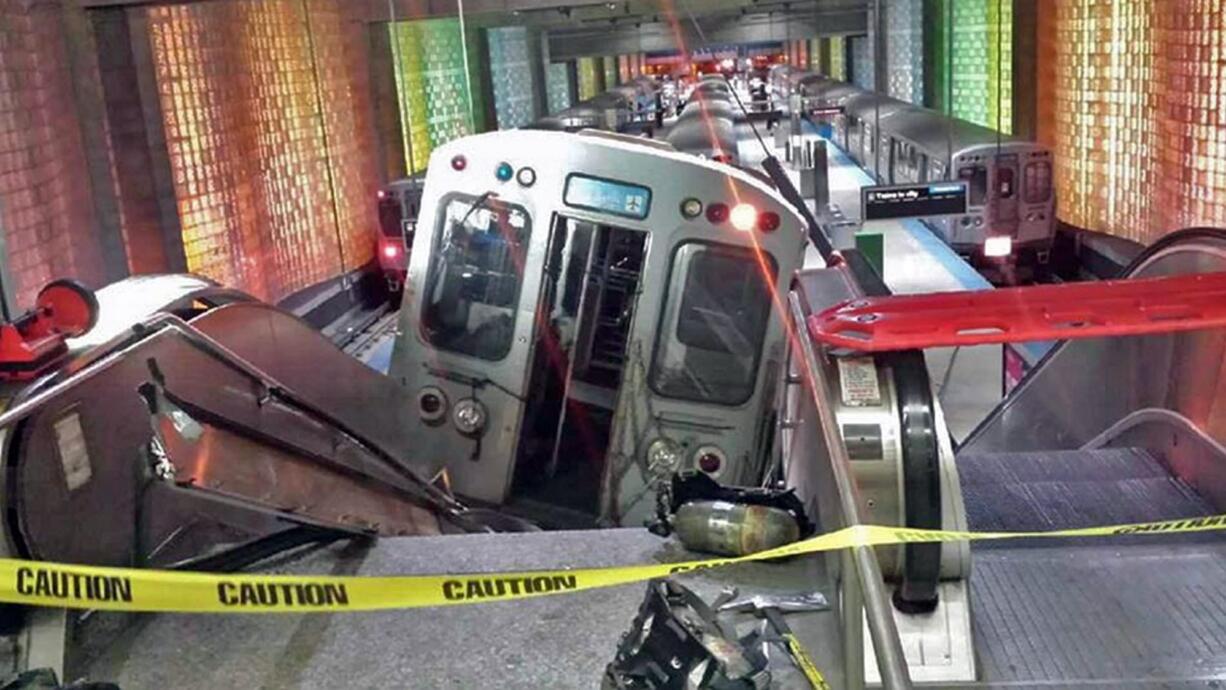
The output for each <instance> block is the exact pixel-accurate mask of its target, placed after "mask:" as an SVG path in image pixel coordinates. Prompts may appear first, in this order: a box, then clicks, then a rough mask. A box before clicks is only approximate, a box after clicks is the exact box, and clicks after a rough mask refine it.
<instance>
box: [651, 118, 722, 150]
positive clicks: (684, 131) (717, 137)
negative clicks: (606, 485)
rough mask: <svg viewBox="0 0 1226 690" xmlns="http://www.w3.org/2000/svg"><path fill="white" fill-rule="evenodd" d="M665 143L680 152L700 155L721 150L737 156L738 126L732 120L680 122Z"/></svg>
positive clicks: (673, 128)
mask: <svg viewBox="0 0 1226 690" xmlns="http://www.w3.org/2000/svg"><path fill="white" fill-rule="evenodd" d="M665 141H667V142H668V143H669V144H671V145H672V146H673V148H675V149H677V150H678V151H685V152H688V153H699V152H703V151H709V150H711V149H716V148H718V149H720V150H721V151H723V152H725V153H728V154H730V155H732V156H736V155H737V136H736V125H734V124H733V123H732V121H731V120H725V119H722V118H712V119H711V121H710V122H702V121H699V120H696V119H690V120H686V121H684V122H678V123H677V124H675V125H673V127H672V129H671V130H669V132H668V136H667V137H665Z"/></svg>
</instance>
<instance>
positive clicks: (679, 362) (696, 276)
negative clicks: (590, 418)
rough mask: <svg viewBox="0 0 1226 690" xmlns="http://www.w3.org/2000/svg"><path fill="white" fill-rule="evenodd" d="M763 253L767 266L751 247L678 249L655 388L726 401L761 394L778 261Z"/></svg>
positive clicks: (654, 368) (697, 245)
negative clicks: (762, 362)
mask: <svg viewBox="0 0 1226 690" xmlns="http://www.w3.org/2000/svg"><path fill="white" fill-rule="evenodd" d="M763 257H764V261H763V262H762V263H760V262H759V260H758V259H757V258H756V257H755V256H754V253H753V252H752V251H750V250H748V249H742V248H739V247H728V246H723V245H714V244H708V243H701V242H690V243H686V244H683V245H681V246H680V247H678V248H677V250H676V252H675V253H674V254H673V261H672V267H671V268H670V276H669V280H668V284H669V285H670V286H673V289H672V290H670V292H669V294H668V295H667V296H666V297H665V305H664V311H663V315H662V317H661V323H660V328H659V329H658V330H657V342H656V351H655V357H654V360H653V362H652V368H651V387H652V389H653V390H655V391H656V392H657V393H659V394H660V395H663V396H666V397H670V398H680V399H684V400H693V401H698V402H710V403H719V404H725V405H739V404H741V403H743V402H745V401H746V400H748V399H749V397H750V396H751V395H753V389H754V381H755V379H756V374H757V370H758V360H759V358H760V355H761V350H762V338H763V336H764V335H765V332H766V324H767V320H768V319H769V317H770V313H771V306H770V294H771V289H772V285H771V283H773V282H774V280H775V273H776V264H775V261H774V259H772V258H771V257H770V256H767V255H763ZM763 263H764V264H765V265H766V266H767V268H768V269H769V272H770V281H769V282H768V281H767V279H766V277H765V276H764V275H763V269H762V265H763ZM678 287H679V289H678Z"/></svg>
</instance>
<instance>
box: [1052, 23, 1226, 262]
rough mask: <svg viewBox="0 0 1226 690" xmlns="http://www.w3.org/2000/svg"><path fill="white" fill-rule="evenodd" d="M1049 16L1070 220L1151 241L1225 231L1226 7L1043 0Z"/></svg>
mask: <svg viewBox="0 0 1226 690" xmlns="http://www.w3.org/2000/svg"><path fill="white" fill-rule="evenodd" d="M1039 16H1040V21H1041V22H1042V24H1041V25H1040V27H1039V51H1038V52H1039V70H1040V73H1041V74H1046V75H1049V76H1048V78H1045V79H1040V80H1039V105H1038V111H1039V113H1040V116H1039V137H1040V139H1041V140H1043V141H1044V142H1046V143H1048V144H1049V145H1050V146H1052V147H1053V149H1054V153H1055V157H1056V166H1055V173H1056V174H1055V180H1056V193H1057V199H1058V206H1057V209H1058V214H1059V216H1060V219H1061V220H1063V221H1064V222H1066V223H1070V224H1072V225H1075V226H1078V227H1081V228H1087V229H1090V230H1096V231H1100V232H1107V233H1111V234H1114V235H1117V236H1121V237H1126V238H1128V239H1132V240H1136V241H1138V242H1141V243H1145V244H1149V243H1151V242H1153V241H1154V240H1156V239H1158V238H1159V237H1161V236H1162V235H1163V234H1166V233H1168V232H1171V231H1173V230H1177V229H1179V228H1183V227H1188V226H1195V225H1213V226H1219V227H1223V226H1226V126H1224V124H1223V123H1224V122H1226V120H1223V117H1222V114H1221V113H1222V102H1223V96H1226V68H1224V66H1223V55H1226V31H1224V27H1226V2H1223V1H1222V0H1134V1H1132V2H1108V1H1106V0H1059V1H1058V2H1053V1H1051V0H1043V4H1042V6H1041V7H1040V8H1039Z"/></svg>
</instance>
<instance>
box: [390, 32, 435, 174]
mask: <svg viewBox="0 0 1226 690" xmlns="http://www.w3.org/2000/svg"><path fill="white" fill-rule="evenodd" d="M388 32H389V34H390V35H391V41H392V61H393V72H394V73H395V76H396V100H397V103H398V104H399V109H400V129H401V133H402V135H401V136H402V138H403V140H404V159H405V161H406V167H407V168H408V170H409V172H410V173H417V172H422V171H423V170H425V169H426V165H427V164H428V163H429V161H430V150H431V149H430V130H429V127H428V125H427V121H426V117H427V116H426V79H425V75H424V72H425V70H423V69H422V57H421V28H420V26H419V24H418V23H417V22H389V23H388Z"/></svg>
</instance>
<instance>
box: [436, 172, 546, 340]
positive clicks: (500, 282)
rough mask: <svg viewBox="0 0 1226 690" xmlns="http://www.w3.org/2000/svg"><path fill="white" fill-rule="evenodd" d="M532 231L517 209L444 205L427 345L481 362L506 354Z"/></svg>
mask: <svg viewBox="0 0 1226 690" xmlns="http://www.w3.org/2000/svg"><path fill="white" fill-rule="evenodd" d="M530 232H531V221H530V218H529V216H528V212H527V211H525V210H524V209H523V208H522V207H520V206H516V205H513V204H504V203H501V202H497V201H494V200H491V199H488V198H472V197H466V196H455V197H452V198H451V199H450V200H449V201H447V202H446V203H445V204H444V207H443V210H442V212H441V213H440V214H439V225H438V229H437V231H436V235H435V238H434V255H433V256H432V257H431V260H430V270H429V273H428V274H427V279H426V289H425V296H424V304H423V306H422V332H423V335H424V336H425V338H426V340H427V342H429V343H430V344H431V345H434V346H435V347H437V348H439V349H441V350H448V351H450V352H456V353H459V354H463V355H469V356H471V357H479V358H481V359H488V360H499V359H502V358H503V357H505V356H506V355H507V352H509V351H510V349H511V340H512V333H513V331H514V329H515V312H516V302H517V301H518V300H519V291H520V287H521V286H522V284H523V277H524V260H525V255H526V254H527V251H528V239H529V234H530Z"/></svg>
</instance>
